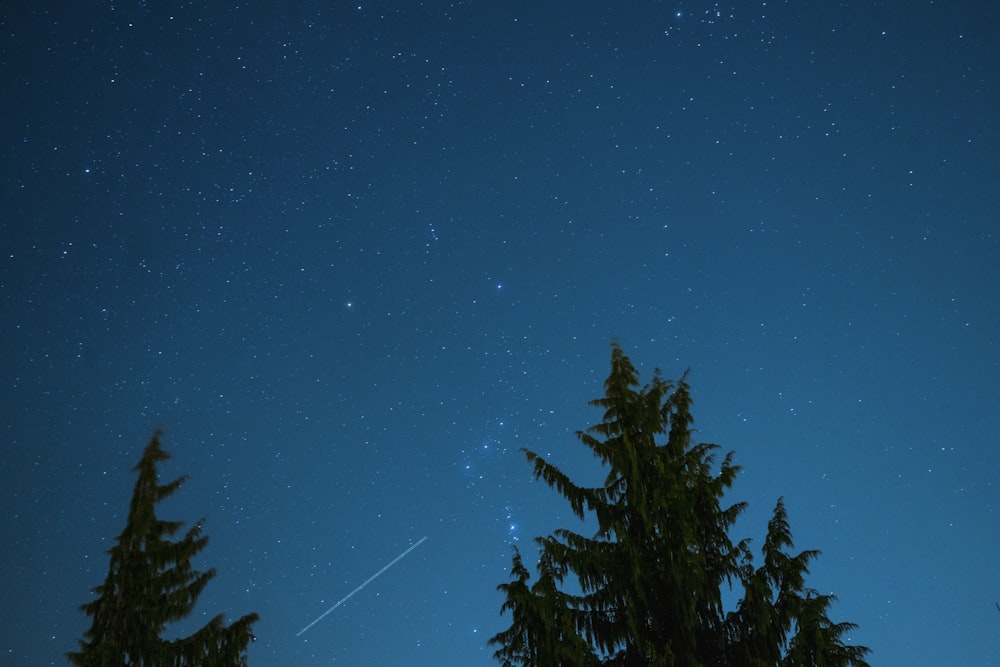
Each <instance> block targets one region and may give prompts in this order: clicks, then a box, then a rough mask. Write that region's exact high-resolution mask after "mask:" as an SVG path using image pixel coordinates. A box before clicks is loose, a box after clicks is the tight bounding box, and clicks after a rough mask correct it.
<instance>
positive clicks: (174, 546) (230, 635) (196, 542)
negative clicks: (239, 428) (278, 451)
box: [67, 432, 259, 667]
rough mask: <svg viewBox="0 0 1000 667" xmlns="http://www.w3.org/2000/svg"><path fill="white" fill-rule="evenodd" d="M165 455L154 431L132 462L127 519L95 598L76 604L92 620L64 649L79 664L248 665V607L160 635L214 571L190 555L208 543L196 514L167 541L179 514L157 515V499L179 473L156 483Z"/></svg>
mask: <svg viewBox="0 0 1000 667" xmlns="http://www.w3.org/2000/svg"><path fill="white" fill-rule="evenodd" d="M168 458H170V455H169V454H167V453H166V452H165V451H164V450H163V449H162V448H161V447H160V433H159V432H156V433H154V434H153V437H152V439H151V440H150V442H149V444H148V445H147V446H146V449H145V451H144V452H143V454H142V459H141V460H140V461H139V464H138V465H137V466H136V467H135V470H136V471H137V472H138V474H139V478H138V480H137V481H136V483H135V490H134V492H133V494H132V502H131V505H130V507H129V515H128V523H127V524H126V526H125V529H124V530H123V531H122V533H121V534H120V535H119V536H118V538H117V540H116V542H115V546H113V547H112V548H111V549H110V550H109V551H108V554H109V555H110V557H111V563H110V567H109V569H108V576H107V578H106V579H105V580H104V583H103V584H102V585H100V586H98V587H97V588H95V589H94V593H95V594H96V595H97V599H95V600H93V601H92V602H88V603H86V604H84V605H82V606H81V607H80V609H81V610H82V611H83V612H84V613H85V614H86V615H87V616H90V617H91V618H92V619H93V623H92V625H91V627H90V629H89V630H87V632H86V633H85V634H84V639H83V640H82V641H80V650H79V651H78V652H75V653H68V654H67V657H68V658H69V661H70V662H71V663H72V664H74V665H80V666H82V667H111V666H114V667H121V666H122V665H142V666H143V667H167V666H169V667H181V666H185V665H192V666H193V665H197V666H199V667H235V666H238V665H245V664H246V654H245V652H246V646H247V643H248V642H249V641H251V640H252V639H253V635H252V633H251V630H252V627H253V624H254V623H255V622H256V621H257V620H258V618H259V617H258V616H257V614H247V615H246V616H244V617H242V618H240V619H239V620H237V621H236V622H235V623H233V624H231V625H229V626H226V625H225V624H224V623H223V620H222V615H221V614H220V615H219V616H216V617H215V618H213V619H212V620H211V621H209V623H208V624H207V625H205V626H204V627H202V628H201V629H199V630H198V631H197V632H195V633H194V634H193V635H191V636H189V637H182V638H179V639H175V640H165V639H162V638H161V636H162V633H163V631H164V629H165V628H166V626H167V625H168V624H169V623H172V622H174V621H178V620H180V619H182V618H185V617H186V616H188V614H190V613H191V611H192V610H193V609H194V606H195V603H196V602H197V600H198V596H199V595H200V594H201V591H202V590H203V589H204V588H205V586H206V585H207V584H208V582H209V581H210V580H211V579H212V578H213V577H214V576H215V570H208V571H205V572H199V571H197V570H195V569H194V568H192V566H191V559H192V558H193V557H194V556H195V555H196V554H198V553H199V552H201V550H202V549H204V548H205V546H206V545H207V544H208V537H206V536H204V535H202V521H199V522H197V523H196V524H195V525H194V526H193V527H192V528H190V529H189V530H188V531H187V532H186V533H185V534H184V536H183V537H182V538H180V539H179V540H177V541H171V539H170V538H171V537H172V536H173V535H174V534H175V533H177V532H178V531H179V530H180V529H181V527H182V525H183V524H182V522H180V521H163V520H161V519H159V518H157V516H156V512H155V508H156V505H157V503H159V502H160V501H162V500H164V499H165V498H167V497H169V496H170V495H171V494H173V493H174V492H175V491H176V490H177V489H178V488H179V487H180V486H181V485H182V484H183V483H184V480H185V477H180V478H178V479H175V480H174V481H173V482H170V483H169V484H162V485H161V484H159V483H158V481H157V472H156V467H157V464H159V463H160V462H162V461H166V460H167V459H168Z"/></svg>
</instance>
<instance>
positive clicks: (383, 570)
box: [295, 535, 427, 637]
mask: <svg viewBox="0 0 1000 667" xmlns="http://www.w3.org/2000/svg"><path fill="white" fill-rule="evenodd" d="M426 540H427V536H426V535H424V536H423V537H421V538H420V539H419V540H417V541H416V542H415V543H413V544H411V545H410V546H409V548H408V549H407V550H406V551H404V552H403V553H401V554H399V555H398V556H396V557H395V558H393V559H392V560H391V561H389V563H388V565H386V566H385V567H383V568H382V569H381V570H379V571H378V572H376V573H375V574H373V575H372V576H370V577H368V578H367V579H365V580H364V582H362V584H361V585H360V586H358V587H357V588H355V589H354V590H353V591H351V592H350V593H348V594H347V595H345V596H344V597H343V598H341V599H340V600H339V601H338V602H337V604H335V605H333V606H332V607H330V608H329V609H327V610H326V611H324V612H323V613H322V614H320V615H319V617H318V618H317V619H316V620H315V621H313V622H312V623H310V624H309V625H307V626H306V627H304V628H302V629H301V630H299V631H298V632H296V633H295V636H296V637H301V636H302V634H303V633H304V632H305V631H306V630H308V629H309V628H311V627H312V626H314V625H316V624H317V623H319V622H320V621H322V620H323V619H324V618H326V617H327V615H328V614H329V613H330V612H332V611H333V610H334V609H336V608H337V607H339V606H340V605H342V604H344V603H345V602H347V601H348V600H350V599H351V598H352V597H354V595H355V593H357V592H358V591H360V590H361V589H362V588H364V587H365V586H367V585H368V584H370V583H372V582H373V581H375V579H377V578H378V577H379V575H381V574H382V573H383V572H385V571H386V570H388V569H389V568H390V567H392V566H393V565H395V564H396V563H398V562H399V561H401V560H403V558H404V557H405V556H406V554H408V553H410V552H411V551H413V550H414V549H416V548H417V547H419V546H420V545H421V544H423V543H424V542H425V541H426Z"/></svg>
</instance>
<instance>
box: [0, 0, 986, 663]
mask: <svg viewBox="0 0 1000 667" xmlns="http://www.w3.org/2000/svg"><path fill="white" fill-rule="evenodd" d="M276 5H284V6H282V7H278V6H276ZM998 27H1000V5H998V4H997V3H994V2H976V1H970V2H932V1H927V0H914V1H912V2H910V1H907V2H902V1H901V0H899V1H897V0H889V1H886V2H860V1H859V2H842V3H836V2H819V1H809V2H806V1H799V2H791V1H789V2H782V1H771V2H766V3H765V2H745V3H735V2H732V3H725V2H693V1H687V2H684V1H681V2H653V1H636V2H615V3H610V2H607V3H601V2H581V3H576V4H575V5H574V6H573V7H572V8H569V6H568V5H566V4H565V3H556V2H552V3H540V2H523V1H519V0H513V1H511V2H492V3H488V2H451V3H444V2H424V3H417V2H381V3H377V2H376V3H368V2H360V3H358V2H352V3H346V2H294V3H292V2H290V3H264V2H258V3H240V4H238V5H237V4H234V3H209V2H163V3H157V2H143V1H128V2H113V3H77V2H33V3H13V5H12V6H5V8H4V9H2V10H0V35H2V37H0V62H2V70H0V77H2V79H0V86H2V87H0V97H2V99H3V100H4V102H3V103H2V105H0V123H2V125H0V129H2V132H0V239H2V241H0V246H2V250H3V252H2V253H0V382H2V384H0V438H2V440H0V484H2V486H3V488H4V489H5V493H4V500H3V505H2V512H0V522H2V523H0V528H2V534H3V535H4V543H5V546H4V547H3V550H2V553H3V565H4V567H3V568H2V575H0V577H2V579H0V584H2V587H0V590H3V592H4V593H3V602H2V604H0V614H2V616H0V627H2V628H4V631H3V633H2V634H0V664H4V665H7V664H10V665H48V664H57V665H58V664H65V658H64V657H63V654H64V653H65V652H66V651H70V650H74V649H75V648H76V641H77V640H78V639H79V638H80V637H81V635H82V633H83V632H84V631H85V630H86V628H87V627H89V619H87V618H86V617H85V616H84V615H83V614H82V613H80V612H79V611H78V606H79V605H80V604H82V603H84V602H86V601H88V600H90V599H91V592H90V590H91V589H92V588H93V587H95V586H97V585H99V584H100V583H102V581H103V579H104V577H105V575H106V572H107V565H108V561H107V556H106V554H105V550H106V549H108V548H109V547H110V546H111V544H112V541H113V539H114V537H115V536H116V535H117V534H118V533H119V532H120V531H121V530H122V528H123V527H124V517H125V516H126V514H127V509H128V502H129V498H130V494H131V489H132V486H133V484H134V482H135V476H134V473H133V472H132V467H133V466H134V465H135V464H136V463H137V462H138V460H139V456H140V454H141V452H142V449H143V447H144V446H145V445H146V443H147V442H148V439H149V437H150V435H151V434H152V432H153V430H154V429H155V428H157V427H162V428H163V429H164V431H165V436H164V439H163V446H164V448H165V449H166V450H167V451H169V452H171V453H172V454H173V459H172V460H171V461H170V462H169V463H168V465H166V466H164V468H163V470H162V472H163V475H164V479H172V478H174V477H176V476H178V475H182V474H189V475H190V479H189V481H188V482H187V483H186V484H185V485H184V486H183V487H182V488H181V490H180V491H179V492H178V493H177V494H176V495H175V496H174V497H173V498H172V499H170V500H169V501H168V502H167V503H165V504H164V505H163V506H161V508H160V516H161V517H162V518H168V519H180V520H184V521H185V522H187V523H188V524H189V525H190V524H191V523H193V522H195V521H196V520H197V519H199V518H200V517H205V519H206V522H205V532H206V534H207V535H208V536H209V537H210V544H209V546H208V548H207V549H206V550H205V551H204V552H203V553H202V558H201V561H199V563H200V565H201V566H202V567H215V568H217V569H218V576H217V577H216V579H215V580H214V581H213V582H212V583H210V584H209V586H208V588H207V589H206V590H205V592H204V593H203V594H202V596H201V599H200V602H199V605H198V607H197V610H196V613H195V614H194V615H193V616H192V618H191V619H190V623H189V624H188V626H187V629H188V631H190V628H192V627H195V626H199V625H201V624H203V623H204V622H205V621H207V620H208V619H209V618H211V617H212V616H214V615H215V614H216V613H220V612H222V613H225V614H226V615H227V617H228V618H229V619H233V618H237V617H239V616H241V615H243V614H245V613H248V612H251V611H254V612H257V613H259V614H260V615H261V620H260V622H259V623H258V624H257V625H256V628H255V633H256V635H257V637H258V641H257V642H256V643H255V644H253V645H251V647H250V652H249V656H250V664H251V665H254V666H256V667H262V666H263V667H268V666H275V667H278V666H282V665H289V664H295V665H301V666H303V667H309V666H311V665H329V664H346V665H414V666H427V667H430V666H435V667H440V666H443V667H460V666H461V667H467V666H470V665H491V664H496V663H495V662H494V661H493V660H492V658H491V654H492V649H490V648H488V647H487V646H486V640H487V639H488V638H489V637H490V636H492V635H493V634H494V633H496V632H498V631H500V630H502V629H504V628H506V627H507V626H508V624H509V617H504V618H501V617H500V615H499V607H500V604H501V603H502V598H501V596H500V595H499V593H497V592H496V590H495V587H496V586H497V584H499V583H501V582H503V581H506V580H507V578H508V571H509V566H510V555H511V545H512V544H518V545H519V546H520V548H521V549H522V550H524V551H525V552H526V553H531V549H532V547H531V542H530V540H531V538H532V537H534V536H536V535H540V534H547V533H549V532H551V531H552V530H554V529H556V528H559V527H562V526H566V527H571V528H574V527H577V524H576V521H575V519H574V518H573V517H572V516H571V515H570V513H569V511H568V508H567V507H566V506H565V505H564V504H563V503H562V502H560V498H559V496H558V494H557V493H555V492H554V491H552V490H550V489H548V487H546V486H545V485H544V484H543V483H541V482H534V481H532V479H531V475H530V472H531V470H530V468H529V466H528V465H527V463H526V462H525V461H524V457H523V455H522V454H521V453H520V452H519V448H521V447H527V448H529V449H532V450H535V451H538V452H539V453H541V454H543V455H545V456H546V457H548V458H549V459H550V460H551V461H552V462H553V463H556V464H557V465H559V466H560V467H562V468H563V469H564V470H565V471H567V472H570V473H571V474H575V475H580V477H581V479H590V480H594V481H597V480H599V479H600V478H601V476H600V471H599V470H598V469H597V467H596V464H595V462H594V461H593V460H591V459H590V458H589V456H588V454H587V450H586V449H585V448H584V447H583V446H582V445H581V444H579V443H578V442H577V440H576V438H575V435H574V433H575V432H576V431H577V430H581V429H585V428H587V427H589V426H590V425H592V424H594V423H596V422H598V421H599V420H600V417H601V415H600V412H599V411H598V410H595V409H592V408H588V407H587V401H589V400H590V399H593V398H596V397H598V396H600V395H601V393H602V391H603V389H602V383H603V381H604V379H605V377H606V376H607V373H608V370H609V365H608V364H609V359H610V344H611V342H612V341H618V343H619V344H620V345H621V346H622V348H623V349H624V351H625V353H626V354H628V355H629V356H630V357H631V358H632V360H633V362H634V363H635V364H636V366H637V367H638V368H640V369H641V372H642V373H643V376H644V378H645V379H649V377H650V376H651V373H652V371H653V369H654V368H656V367H659V368H661V369H662V370H663V372H664V374H665V375H666V376H667V377H678V376H679V375H680V374H681V373H683V372H684V371H685V370H688V369H690V375H689V381H690V383H691V385H692V390H693V396H694V401H695V404H694V417H695V420H696V427H697V428H698V431H699V432H698V434H697V435H698V439H700V440H703V441H710V442H715V443H718V444H719V445H720V446H721V447H722V448H723V450H724V451H728V450H735V452H736V462H737V463H738V464H740V465H742V466H743V468H744V470H743V472H742V473H741V475H740V477H739V479H738V480H737V483H736V485H735V488H734V490H733V493H732V494H731V495H730V496H727V498H728V499H729V500H730V502H737V501H747V502H749V503H750V509H749V511H748V512H747V513H746V515H745V516H744V519H742V520H741V522H740V523H739V525H738V526H737V529H736V531H735V532H734V537H744V536H750V537H754V538H755V543H756V545H757V548H759V546H760V543H761V542H762V538H763V535H764V531H765V529H766V522H767V519H768V518H769V516H770V513H771V510H772V508H773V507H774V504H775V502H776V500H777V498H778V497H779V496H783V497H784V498H785V502H786V505H787V508H788V511H789V517H790V521H791V527H792V534H793V536H794V538H795V541H796V547H797V548H798V549H800V550H801V549H819V550H821V551H822V552H823V553H822V555H821V556H820V557H819V559H818V560H817V561H815V565H814V567H813V568H812V575H811V577H810V579H809V584H810V585H811V586H813V587H814V588H816V589H818V590H820V591H822V592H832V593H834V594H836V595H837V596H838V598H839V602H838V603H837V604H836V606H835V608H834V611H833V617H834V620H837V621H845V620H846V621H852V622H855V623H858V624H859V626H860V628H859V629H858V630H857V632H855V633H853V634H852V636H851V640H852V641H853V642H856V643H860V644H864V645H867V646H869V647H870V648H871V649H872V651H873V653H872V654H871V656H870V661H871V663H872V664H873V665H883V666H884V665H907V666H921V665H926V666H928V667H931V666H934V667H936V666H939V665H943V664H955V665H987V664H997V663H998V662H1000V640H997V639H996V637H997V636H998V634H1000V613H998V612H997V609H996V608H995V607H994V603H995V602H997V601H1000V559H998V558H997V554H998V552H1000V488H998V484H997V482H996V474H997V471H998V470H1000V443H998V441H997V434H998V433H1000V410H998V409H997V405H998V403H1000V382H998V379H997V378H998V375H1000V346H998V342H997V341H998V332H1000V220H998V215H1000V187H998V186H997V183H998V182H1000V158H998V156H1000V128H998V118H1000V115H998V110H1000V77H998V74H997V72H1000V42H998V41H997V39H996V32H997V28H998ZM424 536H426V537H427V540H426V542H425V543H423V544H421V545H420V547H419V548H418V549H414V550H413V551H412V552H411V553H408V554H407V555H406V556H405V558H403V559H401V560H399V561H398V562H397V563H395V564H394V565H393V566H392V567H391V568H390V569H388V570H386V571H385V572H384V573H383V574H382V575H381V576H379V577H378V578H377V579H375V580H373V581H372V582H371V583H370V584H368V585H367V586H365V587H364V589H363V590H361V591H359V592H358V593H357V594H356V595H354V596H353V597H352V598H351V599H350V600H348V601H347V602H345V603H344V604H343V605H342V606H340V607H339V608H338V609H336V610H335V611H334V612H332V613H331V614H329V615H328V616H327V617H326V618H325V619H323V620H322V621H321V622H320V623H317V624H316V625H315V626H314V627H312V628H310V629H309V630H308V632H306V633H303V634H302V635H301V636H299V637H297V636H296V633H297V632H299V631H300V630H301V629H302V628H303V627H304V626H306V625H307V624H309V623H310V622H311V621H313V620H314V619H315V618H316V617H318V616H319V615H320V614H322V613H323V612H324V611H325V610H327V609H328V608H330V607H331V606H332V605H334V604H335V603H336V602H337V601H338V600H340V599H342V598H343V597H344V596H346V595H347V594H348V593H350V592H351V591H352V590H354V589H355V588H356V587H357V586H359V585H360V584H362V582H365V580H366V579H368V578H369V577H371V576H372V575H373V574H374V573H375V572H377V571H378V570H379V569H380V568H382V567H383V566H385V565H386V564H387V563H389V562H390V561H392V560H393V558H394V557H396V556H398V555H399V554H400V553H402V552H403V551H404V550H405V549H407V548H408V547H409V546H411V545H414V544H415V543H416V542H417V541H418V540H420V539H421V538H422V537H424ZM528 560H529V561H530V560H531V559H528ZM183 629H184V628H182V630H183Z"/></svg>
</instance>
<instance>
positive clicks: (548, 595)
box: [490, 346, 868, 667]
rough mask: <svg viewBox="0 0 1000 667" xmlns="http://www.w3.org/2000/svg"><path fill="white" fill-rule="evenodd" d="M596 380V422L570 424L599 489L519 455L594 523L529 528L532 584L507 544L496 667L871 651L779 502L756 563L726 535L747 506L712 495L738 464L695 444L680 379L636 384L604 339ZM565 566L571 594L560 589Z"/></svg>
mask: <svg viewBox="0 0 1000 667" xmlns="http://www.w3.org/2000/svg"><path fill="white" fill-rule="evenodd" d="M604 387H605V394H604V397H602V398H599V399H597V400H594V401H592V402H591V405H593V406H595V407H599V408H601V409H603V411H604V417H603V420H602V421H601V423H599V424H597V425H595V426H593V427H592V428H590V429H589V430H588V431H586V432H581V433H578V434H577V436H578V438H579V440H580V441H581V442H582V443H583V444H584V445H585V446H586V447H587V448H588V449H589V450H590V451H591V452H592V453H593V455H594V456H596V457H597V458H598V459H599V460H600V461H601V463H602V464H603V465H604V466H605V467H606V468H607V476H606V478H605V481H604V483H603V484H602V485H601V486H598V487H584V486H579V485H577V484H576V483H574V482H573V480H571V479H570V478H569V477H568V476H567V475H566V474H564V473H563V472H562V471H561V470H559V469H558V468H557V467H556V466H554V465H552V464H551V463H549V462H548V461H546V460H545V459H544V458H542V457H541V456H539V455H538V454H536V453H534V452H530V451H526V452H525V454H526V457H527V459H528V462H529V463H530V464H531V466H532V467H533V470H534V474H535V477H536V478H538V479H542V480H544V481H545V482H546V483H547V484H548V485H549V486H551V487H552V488H554V489H555V490H556V491H558V492H559V493H560V494H561V495H562V496H563V497H564V498H565V499H566V501H567V502H568V503H569V505H570V508H571V509H572V511H573V513H574V514H576V516H578V517H579V518H581V519H584V518H588V517H589V518H591V519H594V520H596V524H597V527H598V528H597V532H596V534H595V535H594V536H592V537H587V536H584V535H580V534H578V533H576V532H573V531H571V530H567V529H560V530H557V531H556V532H555V533H554V534H553V535H549V536H546V537H541V538H537V539H536V543H537V544H538V545H539V548H540V560H539V563H538V568H537V569H538V573H539V577H538V580H537V581H536V582H535V583H534V585H532V586H530V587H529V585H528V581H529V578H530V574H529V572H528V569H527V568H526V567H525V566H524V563H523V561H522V558H521V554H520V553H519V552H517V551H515V553H514V559H513V567H512V581H511V582H510V583H506V584H501V585H500V586H499V590H500V591H501V592H503V593H504V594H505V596H506V602H505V603H504V605H503V607H502V608H501V614H503V613H506V612H510V614H511V618H512V625H511V627H510V628H509V629H508V630H506V631H504V632H500V633H498V634H497V635H496V636H494V637H493V638H492V639H491V640H490V644H491V645H493V646H497V647H498V649H497V650H496V652H495V654H494V655H495V657H496V658H497V659H498V660H499V661H500V662H501V663H502V664H503V665H504V667H508V666H514V665H520V666H522V667H549V666H551V665H559V666H570V665H572V666H579V667H590V666H592V665H608V666H614V667H638V666H640V665H641V666H643V667H654V666H655V667H723V666H725V667H759V666H764V665H766V666H769V667H779V666H780V667H786V666H787V667H792V666H795V667H798V666H799V665H811V666H813V667H820V666H822V665H838V666H841V665H842V666H844V667H846V666H848V665H851V666H853V667H867V663H866V662H865V661H864V657H865V655H866V654H867V653H868V649H867V648H865V647H861V646H848V645H846V644H845V643H844V641H843V639H844V635H845V633H846V632H848V631H850V630H851V629H852V628H853V627H854V626H853V625H851V624H849V623H841V624H834V623H832V622H831V621H830V620H829V618H828V617H827V611H828V608H829V604H830V602H831V600H832V598H831V597H830V596H826V597H824V596H819V595H818V594H816V592H815V591H812V590H809V589H807V588H806V587H805V575H806V574H807V573H808V564H809V561H811V560H812V559H813V558H815V557H816V556H817V555H818V552H815V551H804V552H801V553H799V554H797V555H792V554H791V553H790V552H789V550H790V549H791V548H792V547H793V544H792V536H791V529H790V526H789V523H788V517H787V513H786V511H785V507H784V503H783V502H782V501H781V500H780V499H779V500H778V503H777V506H776V507H775V510H774V515H773V518H772V519H771V521H770V522H769V524H768V532H767V537H766V539H765V541H764V546H763V549H762V555H763V563H762V564H761V565H760V567H754V565H753V556H752V553H751V551H750V548H749V540H742V541H740V542H738V543H733V542H732V541H731V540H730V538H729V532H730V529H731V528H732V526H733V524H734V523H735V522H736V520H737V518H738V517H739V515H740V513H741V512H743V511H744V509H745V508H746V504H745V503H736V504H733V505H729V506H724V505H723V502H722V501H723V496H724V495H725V492H726V491H727V490H728V489H729V488H730V487H731V486H732V485H733V483H734V481H735V479H736V475H737V474H738V472H739V470H740V469H739V467H738V466H736V465H734V464H733V454H732V452H730V453H729V454H727V455H726V456H725V457H723V458H722V460H721V461H717V456H718V449H719V448H718V447H717V446H716V445H712V444H693V443H692V441H691V433H692V423H693V419H692V416H691V411H690V408H691V395H690V388H689V386H688V384H687V382H686V380H685V378H683V377H682V378H681V380H680V381H678V382H677V383H672V382H669V381H667V380H664V379H663V378H662V377H661V376H660V374H659V372H658V371H657V372H656V373H655V374H654V376H653V379H652V381H651V382H650V383H649V384H648V385H645V386H640V383H639V376H638V373H637V371H636V369H635V367H634V366H633V365H632V362H631V361H630V360H629V358H628V357H627V356H625V354H624V353H623V352H622V351H621V349H620V348H619V347H617V346H613V347H612V353H611V373H610V375H609V376H608V379H607V381H606V382H605V385H604ZM569 574H572V575H573V576H574V577H575V579H576V583H577V584H578V590H579V591H580V593H579V594H570V593H566V592H564V591H563V590H562V588H561V585H562V583H563V581H564V578H565V577H566V576H567V575H569ZM733 584H739V585H741V586H742V588H743V597H742V599H741V600H740V602H739V604H738V606H737V608H736V609H735V610H733V611H730V612H726V611H725V610H724V609H723V605H722V590H723V586H732V585H733Z"/></svg>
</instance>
